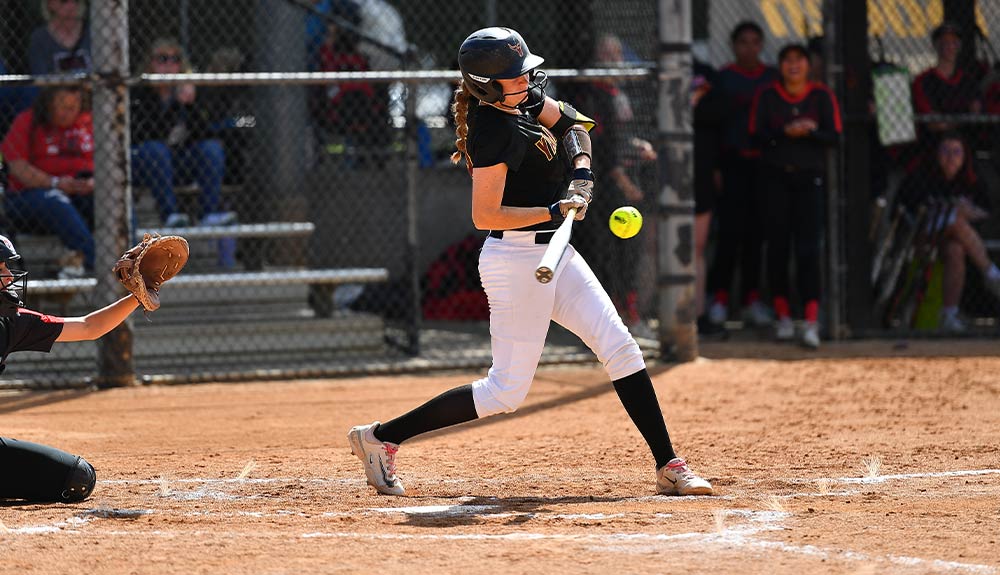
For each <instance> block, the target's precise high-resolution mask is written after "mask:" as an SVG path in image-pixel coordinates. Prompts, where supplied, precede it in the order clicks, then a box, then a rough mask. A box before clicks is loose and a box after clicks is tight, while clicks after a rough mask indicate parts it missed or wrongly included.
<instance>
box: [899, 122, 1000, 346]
mask: <svg viewBox="0 0 1000 575" xmlns="http://www.w3.org/2000/svg"><path fill="white" fill-rule="evenodd" d="M970 156H971V155H970V153H969V148H968V146H967V145H966V144H965V142H964V141H963V140H962V137H961V136H960V135H959V134H958V133H956V132H946V133H944V134H942V135H941V136H940V142H939V143H938V147H937V158H936V159H935V161H934V162H933V163H931V167H930V168H929V169H925V170H921V171H919V172H916V173H914V174H912V175H910V176H909V177H908V178H907V179H906V180H905V181H904V183H903V185H902V188H901V189H900V194H901V198H900V199H901V201H902V202H903V203H904V205H907V206H909V207H910V208H911V209H912V208H914V207H916V206H918V205H920V204H928V203H936V204H937V205H941V202H947V204H948V205H950V206H951V207H950V208H948V209H947V211H946V212H945V213H944V214H942V215H940V216H939V217H936V218H934V221H933V224H932V225H931V226H930V228H929V230H928V232H929V233H933V232H938V233H939V234H940V240H939V241H940V248H941V254H942V259H943V261H944V273H943V276H942V284H943V285H942V287H943V292H944V293H943V294H942V307H941V327H942V328H943V329H944V330H946V331H950V332H962V331H964V330H965V323H964V322H963V321H962V319H961V318H960V317H959V313H958V306H959V302H960V300H961V298H962V289H963V288H964V286H965V260H966V258H968V259H970V260H972V263H973V265H975V266H976V268H977V269H978V270H979V271H980V273H982V274H983V281H984V284H985V285H986V287H987V289H989V290H990V291H991V292H992V293H993V294H994V295H996V296H997V297H998V298H1000V269H997V266H996V264H994V263H993V262H991V261H990V259H989V255H988V254H987V251H986V248H985V246H984V245H983V240H982V238H980V237H979V233H978V232H977V231H976V229H975V228H974V227H973V226H972V224H973V223H975V222H977V221H981V220H983V219H985V218H986V217H987V216H988V215H989V209H990V201H989V198H988V196H987V193H986V190H985V186H983V185H982V181H981V180H980V179H978V178H977V177H976V173H975V171H974V169H973V167H972V159H971V157H970ZM929 213H932V214H940V211H939V210H938V211H934V210H931V211H930V212H929Z"/></svg>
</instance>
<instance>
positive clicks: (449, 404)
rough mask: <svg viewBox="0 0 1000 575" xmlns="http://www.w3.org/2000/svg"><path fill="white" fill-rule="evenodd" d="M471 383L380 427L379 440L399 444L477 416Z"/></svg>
mask: <svg viewBox="0 0 1000 575" xmlns="http://www.w3.org/2000/svg"><path fill="white" fill-rule="evenodd" d="M478 417H479V415H478V414H477V413H476V402H475V401H474V400H473V399H472V386H471V385H463V386H461V387H456V388H454V389H449V390H448V391H446V392H444V393H442V394H441V395H439V396H437V397H435V398H434V399H432V400H430V401H428V402H427V403H425V404H423V405H421V406H420V407H418V408H416V409H414V410H413V411H410V412H409V413H405V414H403V415H400V416H399V417H397V418H395V419H393V420H390V421H387V422H385V423H383V424H380V425H379V426H378V429H376V430H375V437H376V438H377V439H378V440H379V441H388V442H389V443H395V444H397V445H398V444H400V443H403V442H404V441H406V440H407V439H409V438H411V437H415V436H417V435H420V434H421V433H427V432H428V431H434V430H435V429H442V428H444V427H450V426H452V425H458V424H459V423H465V422H466V421H472V420H473V419H477V418H478Z"/></svg>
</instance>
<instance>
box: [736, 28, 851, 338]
mask: <svg viewBox="0 0 1000 575" xmlns="http://www.w3.org/2000/svg"><path fill="white" fill-rule="evenodd" d="M778 65H779V69H780V71H781V81H780V82H777V83H775V84H773V85H772V86H770V87H767V88H764V89H763V90H761V91H760V92H758V93H757V97H756V98H755V99H754V103H753V107H752V109H751V112H750V134H751V137H752V138H754V140H755V141H756V142H757V143H758V144H759V145H760V147H761V184H762V190H764V194H765V198H766V203H765V205H766V209H767V212H766V216H765V217H766V218H767V219H768V221H767V222H765V228H766V230H767V232H766V234H767V269H768V282H769V284H770V286H771V296H772V297H773V298H774V312H775V315H777V317H778V322H777V324H776V331H775V335H776V336H777V338H778V339H779V340H789V339H793V338H794V337H795V325H794V324H793V323H792V319H791V309H790V305H789V295H790V289H789V277H788V276H789V274H788V257H789V250H790V248H791V245H790V240H791V238H792V236H794V237H795V263H796V272H797V279H798V291H799V293H798V295H799V298H800V299H801V300H802V302H803V306H804V313H803V315H804V318H805V323H804V327H803V330H802V333H801V342H802V343H803V345H805V346H807V347H810V348H816V347H819V328H818V324H817V320H818V318H819V297H820V260H821V259H822V253H821V249H820V248H821V245H822V230H823V212H824V209H823V206H824V202H825V198H826V184H825V181H826V173H825V171H826V150H827V147H829V146H832V145H833V144H835V143H836V142H837V139H838V138H839V135H840V132H841V122H840V109H839V108H838V107H837V99H836V97H834V95H833V93H832V92H831V91H830V89H829V88H827V87H826V86H825V85H823V84H821V83H819V82H810V81H809V52H808V51H807V50H806V47H805V46H803V45H801V44H788V45H786V46H785V47H783V48H782V49H781V52H779V54H778ZM751 217H752V216H751Z"/></svg>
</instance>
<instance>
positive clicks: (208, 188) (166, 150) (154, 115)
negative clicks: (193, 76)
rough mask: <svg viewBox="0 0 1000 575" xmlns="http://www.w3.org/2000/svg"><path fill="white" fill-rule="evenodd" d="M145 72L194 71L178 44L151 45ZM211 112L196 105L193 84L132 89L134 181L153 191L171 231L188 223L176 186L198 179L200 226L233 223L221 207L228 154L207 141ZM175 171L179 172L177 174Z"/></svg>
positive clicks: (161, 41) (231, 215) (233, 217)
mask: <svg viewBox="0 0 1000 575" xmlns="http://www.w3.org/2000/svg"><path fill="white" fill-rule="evenodd" d="M146 70H147V71H148V72H150V73H154V74H179V73H188V72H190V71H191V66H190V64H189V63H188V60H187V56H186V55H185V54H184V50H183V49H182V48H181V46H180V44H178V43H177V42H176V41H175V40H173V39H169V38H160V39H157V40H156V41H155V42H154V43H153V47H152V50H150V54H149V60H148V62H147V65H146ZM210 113H211V111H210V110H206V109H205V107H204V106H201V105H200V103H199V101H197V92H196V90H195V87H194V85H192V84H180V85H172V86H153V87H150V86H142V87H139V88H135V89H133V90H132V141H133V142H134V143H135V145H134V146H133V148H132V166H133V170H134V176H135V180H136V181H137V182H138V183H139V184H140V185H143V186H146V187H148V188H149V189H150V191H151V192H152V194H153V197H154V198H155V199H156V203H157V206H158V208H159V212H160V218H161V220H162V221H163V223H164V225H165V226H167V227H181V226H186V225H189V219H188V216H187V214H185V213H183V212H181V211H180V210H179V208H178V205H177V196H176V195H175V194H174V184H175V183H177V182H180V181H191V180H194V181H195V182H196V183H197V184H198V186H199V188H200V189H201V206H200V207H201V220H200V223H201V225H205V226H219V225H227V224H232V223H235V221H236V214H235V213H233V212H229V211H223V209H222V197H221V186H222V179H223V177H224V175H225V165H226V153H225V149H224V148H223V147H222V143H221V142H219V140H217V139H208V138H207V137H206V136H207V135H208V123H209V115H210ZM175 169H176V171H175Z"/></svg>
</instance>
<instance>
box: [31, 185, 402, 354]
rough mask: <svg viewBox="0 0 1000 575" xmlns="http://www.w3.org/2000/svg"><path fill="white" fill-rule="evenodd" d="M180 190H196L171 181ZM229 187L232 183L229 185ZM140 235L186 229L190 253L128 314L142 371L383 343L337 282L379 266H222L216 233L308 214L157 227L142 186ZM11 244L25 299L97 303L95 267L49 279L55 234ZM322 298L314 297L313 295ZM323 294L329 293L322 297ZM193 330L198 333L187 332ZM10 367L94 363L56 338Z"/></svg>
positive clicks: (373, 279)
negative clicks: (144, 308)
mask: <svg viewBox="0 0 1000 575" xmlns="http://www.w3.org/2000/svg"><path fill="white" fill-rule="evenodd" d="M178 191H179V192H181V193H184V194H185V195H190V194H192V193H196V192H197V189H196V188H195V189H194V190H193V191H192V190H190V189H187V190H178ZM226 193H228V194H232V193H238V188H237V190H233V189H232V188H230V189H229V190H228V191H227V192H226ZM136 217H137V221H138V222H139V227H138V229H137V230H136V234H137V237H141V235H142V234H143V233H160V234H163V235H167V234H174V235H180V236H183V237H185V238H186V239H187V240H188V242H189V245H190V247H191V259H190V260H189V264H188V266H187V267H186V268H185V270H184V272H182V273H181V275H179V276H177V277H176V278H174V279H173V280H171V282H170V283H169V284H167V285H166V286H165V287H164V288H163V292H162V301H163V307H161V308H160V309H159V310H158V311H156V312H155V313H153V314H150V316H149V319H150V321H146V319H144V318H143V316H142V313H141V312H137V313H136V314H134V315H133V327H134V333H135V362H136V367H137V369H139V371H140V373H141V372H142V370H143V369H144V368H146V369H163V368H164V367H169V366H178V367H179V368H189V367H190V368H193V367H195V366H198V367H199V368H201V369H206V368H211V367H223V366H225V367H227V368H232V367H233V366H238V365H240V364H241V363H242V362H244V361H246V360H248V359H250V358H260V357H263V356H267V357H269V358H272V359H273V358H275V357H281V358H286V359H289V360H290V361H292V360H299V361H308V360H309V359H317V358H323V357H333V356H335V355H337V354H343V353H352V354H361V353H366V352H375V353H377V352H380V351H381V350H382V348H383V344H384V322H383V320H382V318H381V317H379V316H378V315H375V314H371V313H358V312H353V311H350V310H347V309H338V307H337V306H336V305H335V303H334V302H333V295H334V292H335V291H336V289H337V287H339V286H343V285H347V284H371V283H380V282H385V281H387V280H388V279H389V272H388V270H386V269H384V268H341V269H333V268H330V269H323V268H319V269H310V268H308V267H307V266H303V265H288V264H284V263H279V262H266V261H254V264H255V265H254V266H253V268H252V269H248V268H247V266H246V265H245V264H244V263H243V262H239V261H238V262H237V263H236V265H235V266H234V267H232V268H228V269H220V268H219V262H218V251H217V250H218V246H219V240H220V239H222V238H233V239H234V240H235V241H237V242H243V241H268V242H285V241H289V240H300V241H301V240H302V239H305V238H308V237H309V236H310V235H312V234H313V233H314V231H315V226H314V224H313V223H312V222H263V223H251V224H235V225H229V226H215V227H197V226H195V227H186V228H171V229H162V228H160V227H159V226H158V222H159V220H158V218H157V216H156V213H155V207H154V206H153V203H152V200H151V199H150V197H149V194H148V193H139V194H137V196H136ZM17 242H18V249H19V251H20V252H21V253H22V255H23V257H24V259H25V261H26V262H27V263H28V265H29V266H30V269H29V271H31V272H32V273H31V276H29V278H31V279H29V282H28V298H29V302H28V303H29V306H30V307H33V308H35V309H38V310H39V311H42V312H44V313H49V314H53V315H60V316H76V315H84V314H86V313H88V312H90V311H93V310H94V309H95V308H96V307H98V305H99V303H98V299H97V298H96V297H95V289H96V287H97V280H96V279H95V278H93V277H84V278H77V279H56V278H55V277H54V276H55V272H56V271H57V270H58V263H57V260H58V258H59V257H60V256H61V255H62V254H63V253H65V248H64V247H63V246H62V244H61V242H60V241H59V240H58V238H56V237H54V236H45V235H37V234H18V237H17ZM317 298H319V301H318V300H317ZM324 300H329V301H324ZM194 334H197V336H196V337H193V335H194ZM22 355H23V357H22V358H20V359H19V361H18V362H16V363H17V364H18V366H17V367H13V368H12V371H13V372H14V373H16V372H19V371H24V372H28V371H30V370H31V369H35V368H37V367H38V365H37V362H43V363H45V364H46V369H51V368H53V367H55V366H58V369H60V370H68V371H80V372H83V373H86V372H93V369H94V360H93V358H94V357H96V344H95V343H93V342H81V343H75V344H67V345H64V346H56V347H55V348H54V349H53V353H51V354H47V355H43V354H31V353H29V354H22Z"/></svg>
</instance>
